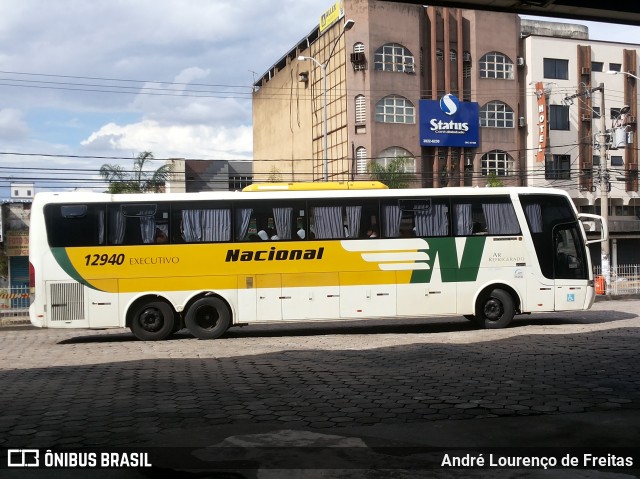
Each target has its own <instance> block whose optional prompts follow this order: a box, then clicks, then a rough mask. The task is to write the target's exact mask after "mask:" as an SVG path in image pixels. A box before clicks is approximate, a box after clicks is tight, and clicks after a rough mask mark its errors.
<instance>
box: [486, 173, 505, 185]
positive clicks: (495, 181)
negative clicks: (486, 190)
mask: <svg viewBox="0 0 640 479" xmlns="http://www.w3.org/2000/svg"><path fill="white" fill-rule="evenodd" d="M487 186H488V187H500V186H504V183H503V182H502V180H501V179H500V178H498V175H497V174H496V173H495V172H493V171H492V172H491V173H489V175H488V176H487Z"/></svg>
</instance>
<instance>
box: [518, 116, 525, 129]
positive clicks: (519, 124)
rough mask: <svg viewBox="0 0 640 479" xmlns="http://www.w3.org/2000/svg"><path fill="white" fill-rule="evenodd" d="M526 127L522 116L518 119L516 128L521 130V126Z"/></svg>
mask: <svg viewBox="0 0 640 479" xmlns="http://www.w3.org/2000/svg"><path fill="white" fill-rule="evenodd" d="M526 125H527V121H526V120H525V118H524V116H521V117H518V126H519V127H520V128H522V127H523V126H526Z"/></svg>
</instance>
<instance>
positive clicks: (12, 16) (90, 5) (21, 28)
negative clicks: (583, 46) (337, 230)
mask: <svg viewBox="0 0 640 479" xmlns="http://www.w3.org/2000/svg"><path fill="white" fill-rule="evenodd" d="M330 4H331V1H330V0H327V1H324V2H318V1H317V0H279V1H277V2H276V1H274V0H269V1H265V0H261V1H255V0H216V1H212V0H135V1H134V0H91V1H86V0H55V1H48V0H20V1H4V2H2V6H1V7H0V12H1V15H0V44H1V45H3V48H2V49H1V50H0V199H2V198H7V197H8V196H9V188H8V186H9V183H10V182H16V183H20V182H25V181H26V182H31V181H33V182H35V184H36V191H39V190H42V189H54V190H57V191H60V190H62V189H76V188H77V189H88V188H90V187H93V188H97V189H99V190H101V189H104V185H103V184H101V183H100V181H99V176H98V175H97V171H98V170H99V168H100V166H101V165H102V164H104V163H110V164H116V163H118V164H122V165H124V166H125V167H130V166H131V165H132V164H133V158H135V157H136V156H137V155H138V154H139V153H140V152H143V151H151V152H152V153H153V154H154V155H155V157H156V158H159V159H164V158H190V159H228V160H231V159H235V160H243V159H246V160H249V159H251V156H252V124H251V121H252V120H251V87H252V84H253V81H254V79H255V78H256V77H260V76H261V75H262V74H263V73H264V72H265V71H266V70H268V69H269V67H270V66H271V65H272V64H274V63H275V62H276V61H277V60H278V59H279V58H280V57H281V56H282V55H283V54H285V53H286V52H287V51H288V50H289V49H290V48H291V47H292V46H293V45H294V44H295V43H296V42H298V41H299V40H301V39H302V38H304V37H305V36H306V35H307V34H308V33H309V32H310V31H311V30H312V29H313V28H314V27H315V25H317V23H318V19H319V17H320V15H321V14H322V12H323V11H324V10H325V9H326V8H327V7H328V6H330ZM525 18H535V17H525ZM544 19H546V20H551V21H565V20H564V19H556V18H550V17H549V18H544ZM576 23H582V24H586V25H587V26H589V32H590V37H591V38H593V39H601V40H610V41H620V42H631V43H640V28H639V27H632V26H626V25H615V26H612V25H606V24H597V23H594V22H582V21H579V22H576ZM355 28H357V25H356V26H355V27H354V29H355ZM160 165H161V163H160V161H158V162H157V163H156V164H155V165H154V166H155V167H158V166H160ZM52 179H58V180H61V179H66V180H67V181H57V182H52Z"/></svg>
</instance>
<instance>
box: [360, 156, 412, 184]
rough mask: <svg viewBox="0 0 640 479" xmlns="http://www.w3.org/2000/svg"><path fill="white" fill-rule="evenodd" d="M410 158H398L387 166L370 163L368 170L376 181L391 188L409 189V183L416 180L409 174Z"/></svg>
mask: <svg viewBox="0 0 640 479" xmlns="http://www.w3.org/2000/svg"><path fill="white" fill-rule="evenodd" d="M408 161H409V158H407V157H406V156H398V157H396V158H394V159H393V160H391V161H390V162H389V163H387V166H384V165H382V164H381V163H378V162H377V161H375V160H374V161H370V162H369V164H368V166H367V169H368V171H369V174H370V175H371V176H372V178H373V179H374V180H377V181H379V182H381V183H384V184H385V185H387V186H388V187H389V188H408V187H409V183H410V182H411V181H412V180H414V179H415V178H414V176H413V175H412V174H411V173H407V171H406V165H407V162H408Z"/></svg>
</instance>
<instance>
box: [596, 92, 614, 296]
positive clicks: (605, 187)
mask: <svg viewBox="0 0 640 479" xmlns="http://www.w3.org/2000/svg"><path fill="white" fill-rule="evenodd" d="M598 90H600V137H601V140H600V216H602V219H603V221H604V222H605V224H608V223H609V173H608V171H607V124H606V116H607V114H606V110H605V109H604V83H600V86H599V87H598ZM609 258H610V257H609V240H608V239H607V241H603V242H602V243H600V266H601V269H602V276H604V284H605V294H608V293H609V281H610V278H611V275H610V266H611V264H610V262H609Z"/></svg>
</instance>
